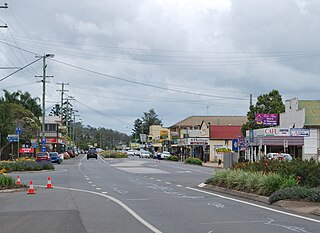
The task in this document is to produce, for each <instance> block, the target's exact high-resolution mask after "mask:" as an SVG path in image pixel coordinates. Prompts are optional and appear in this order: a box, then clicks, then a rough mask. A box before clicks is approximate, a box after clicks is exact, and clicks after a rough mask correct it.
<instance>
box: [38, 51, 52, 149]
mask: <svg viewBox="0 0 320 233" xmlns="http://www.w3.org/2000/svg"><path fill="white" fill-rule="evenodd" d="M41 57H42V59H43V76H42V128H41V139H42V140H41V150H42V151H46V147H45V145H46V137H45V120H46V77H53V76H46V68H47V64H46V58H50V57H54V55H53V54H44V55H43V56H41ZM36 77H41V76H36Z"/></svg>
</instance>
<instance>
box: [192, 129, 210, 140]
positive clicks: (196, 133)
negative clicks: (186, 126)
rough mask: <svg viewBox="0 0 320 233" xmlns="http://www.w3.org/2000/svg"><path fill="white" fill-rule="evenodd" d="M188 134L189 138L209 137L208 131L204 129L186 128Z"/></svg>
mask: <svg viewBox="0 0 320 233" xmlns="http://www.w3.org/2000/svg"><path fill="white" fill-rule="evenodd" d="M188 135H189V137H190V138H197V137H209V134H208V131H207V130H206V129H192V130H188Z"/></svg>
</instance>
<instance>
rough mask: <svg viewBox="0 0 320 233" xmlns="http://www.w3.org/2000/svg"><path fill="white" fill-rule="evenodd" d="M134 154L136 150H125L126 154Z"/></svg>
mask: <svg viewBox="0 0 320 233" xmlns="http://www.w3.org/2000/svg"><path fill="white" fill-rule="evenodd" d="M135 154H136V152H135V151H134V150H128V151H127V155H132V156H134V155H135Z"/></svg>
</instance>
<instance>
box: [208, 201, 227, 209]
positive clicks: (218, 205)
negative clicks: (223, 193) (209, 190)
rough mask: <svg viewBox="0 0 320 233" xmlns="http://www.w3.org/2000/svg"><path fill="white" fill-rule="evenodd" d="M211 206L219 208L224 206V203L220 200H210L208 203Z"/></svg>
mask: <svg viewBox="0 0 320 233" xmlns="http://www.w3.org/2000/svg"><path fill="white" fill-rule="evenodd" d="M208 205H209V206H215V207H217V208H224V205H222V204H221V203H219V202H209V203H208Z"/></svg>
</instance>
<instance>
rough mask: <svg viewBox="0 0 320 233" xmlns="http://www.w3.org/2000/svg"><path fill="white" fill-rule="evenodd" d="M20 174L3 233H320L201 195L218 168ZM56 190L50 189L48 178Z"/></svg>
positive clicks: (259, 209)
mask: <svg viewBox="0 0 320 233" xmlns="http://www.w3.org/2000/svg"><path fill="white" fill-rule="evenodd" d="M55 167H56V169H55V171H49V172H48V171H44V172H32V173H31V172H29V173H28V172H23V173H14V174H11V176H14V177H17V176H18V175H20V178H21V182H22V183H24V184H28V183H29V181H30V180H32V181H33V184H34V185H35V187H36V190H35V191H36V194H35V195H27V192H26V191H20V192H14V193H0V222H1V226H0V232H1V233H2V232H3V233H11V232H12V233H21V232H27V233H37V232H39V233H40V232H41V233H46V232H48V233H49V232H50V233H52V232H66V233H69V232H70V233H81V232H90V233H105V232H110V233H111V232H115V233H126V232H128V233H129V232H130V233H144V232H168V233H180V232H181V233H182V232H183V233H189V232H190V233H213V232H217V233H270V232H273V233H290V232H291V233H294V232H303V233H319V232H320V230H319V229H320V218H319V217H317V216H313V215H312V216H311V215H301V214H297V213H294V212H290V211H285V210H283V209H281V208H278V207H274V206H269V205H265V204H262V203H259V202H252V201H248V200H243V199H239V198H235V197H230V196H226V195H224V194H219V193H214V192H210V191H207V190H202V189H201V188H198V185H199V184H200V183H202V182H204V181H205V180H206V179H207V178H209V177H210V176H211V175H212V174H213V172H214V171H213V168H209V167H199V166H194V165H186V164H182V163H177V162H170V161H161V162H159V161H158V160H154V159H140V158H137V157H130V158H128V159H114V160H102V159H101V158H99V159H98V160H96V159H89V160H87V159H86V157H85V156H84V155H80V156H79V157H76V158H74V159H70V160H66V161H64V162H63V164H60V165H55ZM48 176H50V177H51V181H52V185H53V189H45V188H44V187H45V186H46V184H47V177H48Z"/></svg>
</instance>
